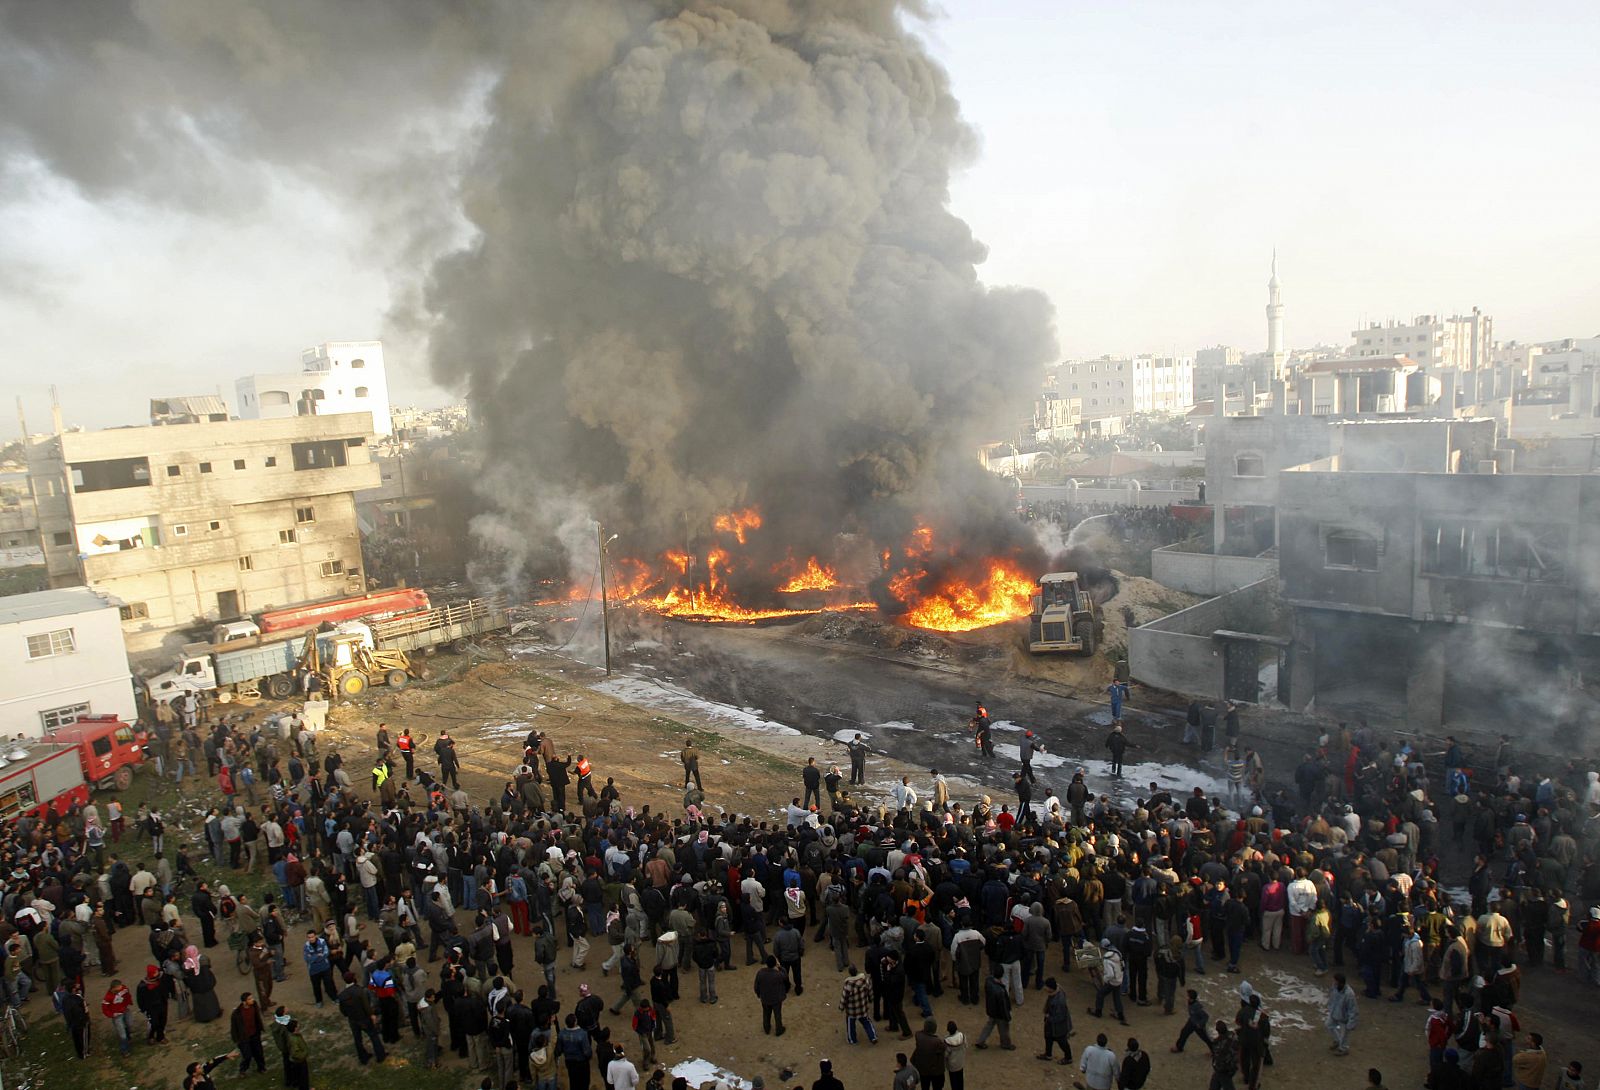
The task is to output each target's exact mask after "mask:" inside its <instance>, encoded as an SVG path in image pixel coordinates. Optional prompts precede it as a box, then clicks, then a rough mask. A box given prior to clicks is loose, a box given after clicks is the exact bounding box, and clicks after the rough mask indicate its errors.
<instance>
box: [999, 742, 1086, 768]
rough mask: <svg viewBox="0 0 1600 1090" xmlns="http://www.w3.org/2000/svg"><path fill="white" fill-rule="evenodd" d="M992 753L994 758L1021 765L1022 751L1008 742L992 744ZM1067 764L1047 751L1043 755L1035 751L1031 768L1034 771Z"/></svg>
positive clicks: (1064, 759)
mask: <svg viewBox="0 0 1600 1090" xmlns="http://www.w3.org/2000/svg"><path fill="white" fill-rule="evenodd" d="M994 753H995V756H996V757H1004V758H1006V759H1007V760H1010V761H1016V762H1017V764H1018V765H1019V766H1020V765H1021V764H1022V749H1021V748H1020V747H1018V746H1014V745H1012V744H1011V743H1010V742H996V743H995V744H994ZM1067 763H1068V762H1067V759H1066V758H1065V757H1058V756H1056V755H1055V754H1054V753H1051V752H1049V751H1048V750H1047V751H1045V752H1044V753H1040V752H1039V751H1037V750H1035V751H1034V754H1033V767H1034V768H1035V769H1040V768H1060V767H1061V766H1062V765H1064V764H1067Z"/></svg>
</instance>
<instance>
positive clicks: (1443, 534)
mask: <svg viewBox="0 0 1600 1090" xmlns="http://www.w3.org/2000/svg"><path fill="white" fill-rule="evenodd" d="M1567 537H1568V535H1567V528H1566V527H1565V526H1549V525H1539V524H1532V525H1529V524H1522V523H1509V522H1468V521H1464V520H1458V519H1429V520H1425V521H1424V522H1423V524H1422V571H1423V573H1424V574H1426V575H1441V576H1453V577H1458V578H1480V579H1514V580H1517V581H1519V582H1524V583H1565V582H1566V581H1567Z"/></svg>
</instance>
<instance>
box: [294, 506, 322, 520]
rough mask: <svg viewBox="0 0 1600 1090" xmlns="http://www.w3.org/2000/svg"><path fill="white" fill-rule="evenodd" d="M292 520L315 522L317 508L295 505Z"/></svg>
mask: <svg viewBox="0 0 1600 1090" xmlns="http://www.w3.org/2000/svg"><path fill="white" fill-rule="evenodd" d="M294 520H295V521H296V522H298V523H301V524H304V523H307V522H316V521H317V509H316V508H315V507H296V508H295V509H294Z"/></svg>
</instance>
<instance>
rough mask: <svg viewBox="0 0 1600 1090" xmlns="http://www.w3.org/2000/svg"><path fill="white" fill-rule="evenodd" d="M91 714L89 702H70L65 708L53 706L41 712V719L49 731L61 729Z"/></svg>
mask: <svg viewBox="0 0 1600 1090" xmlns="http://www.w3.org/2000/svg"><path fill="white" fill-rule="evenodd" d="M88 714H89V705H88V704H68V705H67V706H66V707H64V708H51V709H49V710H48V711H42V712H40V713H39V720H40V722H42V723H43V724H44V729H45V730H47V731H55V730H59V729H61V728H62V727H65V726H68V725H70V724H72V723H76V722H77V721H78V720H80V719H82V718H83V717H84V716H86V715H88Z"/></svg>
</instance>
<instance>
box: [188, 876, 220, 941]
mask: <svg viewBox="0 0 1600 1090" xmlns="http://www.w3.org/2000/svg"><path fill="white" fill-rule="evenodd" d="M189 907H190V908H191V909H193V910H194V914H195V916H196V917H197V918H198V919H199V920H200V937H201V941H202V942H203V943H204V944H205V946H206V948H207V949H210V948H211V947H213V946H215V945H217V903H216V901H214V900H212V898H211V889H210V887H209V886H207V885H206V884H205V883H204V882H201V883H200V887H199V888H198V889H196V890H195V891H194V895H193V896H192V897H190V898H189Z"/></svg>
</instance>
